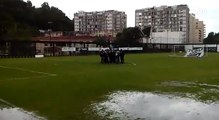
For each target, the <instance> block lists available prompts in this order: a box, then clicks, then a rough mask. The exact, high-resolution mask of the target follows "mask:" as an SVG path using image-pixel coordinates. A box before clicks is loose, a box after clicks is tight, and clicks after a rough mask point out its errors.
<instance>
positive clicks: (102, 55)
mask: <svg viewBox="0 0 219 120" xmlns="http://www.w3.org/2000/svg"><path fill="white" fill-rule="evenodd" d="M104 52H105V51H104V50H101V51H100V62H101V63H102V64H103V63H104Z"/></svg>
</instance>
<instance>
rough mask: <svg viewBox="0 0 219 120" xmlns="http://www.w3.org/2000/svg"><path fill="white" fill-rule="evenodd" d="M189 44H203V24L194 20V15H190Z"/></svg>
mask: <svg viewBox="0 0 219 120" xmlns="http://www.w3.org/2000/svg"><path fill="white" fill-rule="evenodd" d="M189 25H190V30H189V33H190V35H189V42H190V43H203V39H204V38H205V24H204V22H203V21H199V19H196V18H195V14H190V24H189Z"/></svg>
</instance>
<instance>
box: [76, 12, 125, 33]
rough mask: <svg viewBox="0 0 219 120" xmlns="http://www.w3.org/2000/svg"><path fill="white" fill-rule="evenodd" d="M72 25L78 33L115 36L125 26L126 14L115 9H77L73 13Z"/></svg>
mask: <svg viewBox="0 0 219 120" xmlns="http://www.w3.org/2000/svg"><path fill="white" fill-rule="evenodd" d="M74 26H75V28H74V30H75V32H79V33H88V34H94V35H113V36H115V35H116V33H118V32H121V31H122V30H123V29H124V28H126V27H127V15H126V14H125V12H121V11H116V10H108V11H96V12H84V11H79V12H78V13H75V14H74Z"/></svg>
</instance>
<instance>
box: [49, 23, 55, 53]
mask: <svg viewBox="0 0 219 120" xmlns="http://www.w3.org/2000/svg"><path fill="white" fill-rule="evenodd" d="M52 23H53V22H51V21H49V22H48V24H49V27H50V30H49V41H50V45H51V44H52V48H53V49H52V51H53V56H54V55H55V51H54V43H52V41H51V40H52V39H51V32H52Z"/></svg>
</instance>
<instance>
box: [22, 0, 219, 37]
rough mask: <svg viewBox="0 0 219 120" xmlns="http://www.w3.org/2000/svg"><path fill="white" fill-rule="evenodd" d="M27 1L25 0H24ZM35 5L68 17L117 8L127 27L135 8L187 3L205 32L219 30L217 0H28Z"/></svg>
mask: <svg viewBox="0 0 219 120" xmlns="http://www.w3.org/2000/svg"><path fill="white" fill-rule="evenodd" d="M24 1H27V0H24ZM30 1H31V2H32V4H33V5H34V6H36V7H40V6H41V4H42V3H43V2H48V3H49V5H50V6H54V7H57V8H59V9H60V10H62V11H63V12H64V13H65V14H66V15H67V16H68V17H69V18H70V19H73V17H74V13H75V12H78V11H81V10H83V11H86V12H90V11H104V10H119V11H124V12H126V14H127V22H128V27H133V26H134V25H135V10H136V9H141V8H147V7H153V6H156V7H158V6H161V5H170V6H172V5H179V4H187V5H188V6H189V8H190V13H195V14H196V17H197V18H198V19H200V20H202V21H204V23H205V24H206V33H207V34H208V33H209V32H211V31H213V32H219V7H218V4H217V3H218V0H30Z"/></svg>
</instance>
